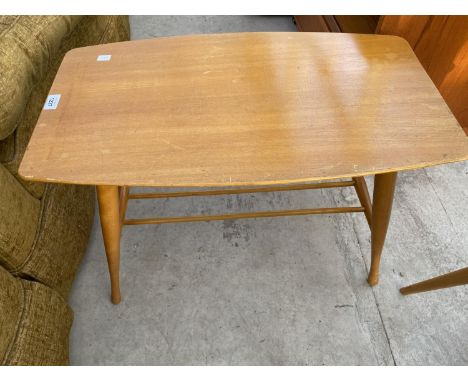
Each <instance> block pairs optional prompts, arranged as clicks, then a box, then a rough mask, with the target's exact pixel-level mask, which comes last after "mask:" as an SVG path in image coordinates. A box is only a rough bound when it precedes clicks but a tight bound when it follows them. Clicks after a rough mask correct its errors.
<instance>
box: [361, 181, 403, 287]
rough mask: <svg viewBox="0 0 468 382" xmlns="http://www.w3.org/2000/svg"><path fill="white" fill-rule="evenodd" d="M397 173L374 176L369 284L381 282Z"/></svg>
mask: <svg viewBox="0 0 468 382" xmlns="http://www.w3.org/2000/svg"><path fill="white" fill-rule="evenodd" d="M396 178H397V173H396V172H390V173H385V174H376V175H375V177H374V197H373V200H372V226H371V267H370V271H369V277H368V279H367V281H368V283H369V285H371V286H374V285H376V284H377V283H378V282H379V265H380V255H381V254H382V249H383V246H384V242H385V236H386V235H387V228H388V223H389V221H390V214H391V212H392V204H393V194H394V192H395V184H396Z"/></svg>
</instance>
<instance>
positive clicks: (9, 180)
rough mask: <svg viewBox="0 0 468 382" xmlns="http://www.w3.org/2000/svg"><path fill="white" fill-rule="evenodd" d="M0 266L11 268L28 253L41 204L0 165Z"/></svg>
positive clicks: (34, 233)
mask: <svg viewBox="0 0 468 382" xmlns="http://www.w3.org/2000/svg"><path fill="white" fill-rule="evenodd" d="M0 185H1V188H0V265H3V266H4V267H5V268H8V269H14V268H16V267H18V266H19V265H20V264H21V263H22V262H23V261H24V260H25V259H26V258H27V256H28V254H29V253H30V251H31V249H32V247H33V243H34V240H35V237H36V232H37V225H38V223H39V216H40V210H41V203H40V201H39V200H37V199H36V198H34V197H32V196H31V195H30V194H29V193H28V192H27V191H26V190H25V189H24V188H23V187H22V186H21V184H20V183H18V182H17V181H16V179H15V177H14V176H13V175H11V174H10V173H9V172H8V171H7V170H6V169H5V168H4V167H3V166H2V165H0Z"/></svg>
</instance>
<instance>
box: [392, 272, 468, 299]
mask: <svg viewBox="0 0 468 382" xmlns="http://www.w3.org/2000/svg"><path fill="white" fill-rule="evenodd" d="M465 284H468V268H463V269H459V270H458V271H454V272H450V273H446V274H445V275H442V276H437V277H434V278H432V279H429V280H424V281H421V282H419V283H416V284H413V285H409V286H407V287H404V288H401V289H400V292H401V294H404V295H407V294H412V293H420V292H427V291H430V290H436V289H442V288H450V287H454V286H458V285H465Z"/></svg>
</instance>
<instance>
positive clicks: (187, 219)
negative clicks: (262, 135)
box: [124, 207, 364, 225]
mask: <svg viewBox="0 0 468 382" xmlns="http://www.w3.org/2000/svg"><path fill="white" fill-rule="evenodd" d="M349 212H364V207H337V208H313V209H302V210H283V211H260V212H243V213H238V214H227V215H205V216H203V215H199V216H180V217H163V218H148V219H128V220H125V221H124V224H125V225H139V224H165V223H187V222H195V221H210V220H229V219H251V218H269V217H276V216H299V215H324V214H340V213H349Z"/></svg>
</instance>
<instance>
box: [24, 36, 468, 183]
mask: <svg viewBox="0 0 468 382" xmlns="http://www.w3.org/2000/svg"><path fill="white" fill-rule="evenodd" d="M102 54H107V55H111V60H110V61H97V56H98V55H102ZM50 94H61V99H60V102H59V104H58V107H57V109H55V110H43V111H42V113H41V115H40V118H39V120H38V122H37V126H36V129H35V131H34V133H33V136H32V138H31V141H30V143H29V146H28V149H27V151H26V154H25V156H24V158H23V162H22V163H21V166H20V170H19V172H20V174H21V175H22V176H23V177H24V178H26V179H28V180H37V181H47V182H59V183H78V184H96V185H128V186H136V185H140V186H164V187H179V186H181V187H183V186H189V187H190V186H194V187H198V186H214V187H217V186H223V187H224V186H248V185H268V184H289V183H299V182H307V181H317V180H322V179H335V178H344V177H358V176H362V175H369V174H376V173H383V172H393V171H400V170H406V169H415V168H421V167H425V166H430V165H436V164H442V163H448V162H454V161H460V160H466V159H468V139H467V138H466V137H465V135H464V133H463V131H462V129H460V126H459V125H458V123H457V121H456V120H455V118H454V117H453V115H452V114H451V112H450V110H449V109H448V107H447V105H446V104H445V102H444V100H443V99H442V97H441V96H440V94H439V92H438V91H437V89H436V87H435V86H434V84H433V83H432V81H431V80H430V79H429V77H428V75H427V74H426V72H425V71H424V69H423V68H422V67H421V64H420V63H419V61H418V60H417V58H416V57H415V55H414V53H413V52H412V50H411V48H410V46H409V45H408V43H407V42H405V41H404V40H403V39H401V38H399V37H393V36H379V35H356V34H331V33H330V34H322V33H294V32H291V33H278V32H276V33H240V34H219V35H199V36H183V37H170V38H158V39H152V40H140V41H131V42H120V43H114V44H107V45H99V46H92V47H86V48H79V49H74V50H72V51H70V52H69V53H68V54H67V55H66V56H65V58H64V60H63V62H62V65H61V67H60V69H59V72H58V74H57V76H56V79H55V81H54V84H53V86H52V88H51V90H50Z"/></svg>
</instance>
